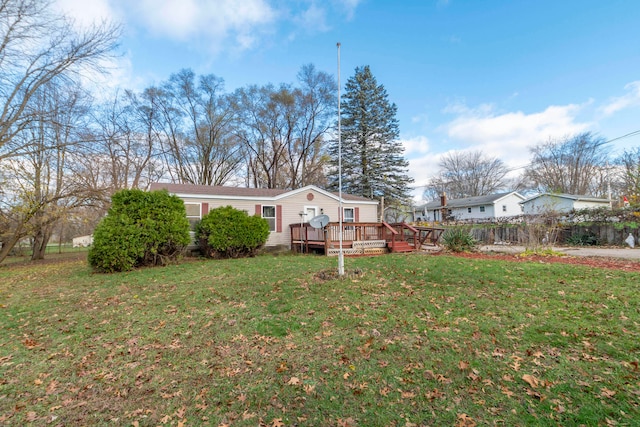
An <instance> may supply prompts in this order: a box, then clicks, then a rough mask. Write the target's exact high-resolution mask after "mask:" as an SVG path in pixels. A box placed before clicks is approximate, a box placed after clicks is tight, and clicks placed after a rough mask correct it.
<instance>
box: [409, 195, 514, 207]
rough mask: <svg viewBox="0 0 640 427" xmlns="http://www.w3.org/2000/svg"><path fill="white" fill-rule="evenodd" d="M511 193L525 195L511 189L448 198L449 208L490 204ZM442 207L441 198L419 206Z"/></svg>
mask: <svg viewBox="0 0 640 427" xmlns="http://www.w3.org/2000/svg"><path fill="white" fill-rule="evenodd" d="M511 194H514V195H516V196H517V197H519V198H521V199H524V197H523V196H521V195H520V194H519V193H517V192H515V191H511V192H509V193H497V194H489V195H486V196H476V197H465V198H462V199H451V200H447V208H466V207H473V206H482V205H490V204H493V203H495V202H497V201H498V200H500V199H502V198H504V197H507V196H509V195H511ZM440 208H442V204H441V203H440V200H434V201H432V202H429V203H427V204H425V205H424V206H421V207H419V209H426V210H434V209H440Z"/></svg>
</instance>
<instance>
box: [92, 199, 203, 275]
mask: <svg viewBox="0 0 640 427" xmlns="http://www.w3.org/2000/svg"><path fill="white" fill-rule="evenodd" d="M190 241H191V238H190V236H189V220H187V217H186V211H185V208H184V203H183V202H182V200H181V199H179V198H178V197H177V196H172V195H170V194H169V193H168V192H167V191H166V190H161V191H151V192H146V191H142V190H137V189H132V190H122V191H119V192H117V193H115V194H114V195H113V197H112V198H111V208H110V209H109V212H108V213H107V216H106V217H105V218H103V219H102V221H101V222H100V224H98V226H97V227H96V229H95V231H94V233H93V246H92V247H91V248H90V249H89V255H88V260H89V265H91V266H92V267H93V268H94V269H95V270H96V271H99V272H104V273H112V272H116V271H128V270H131V269H133V268H135V267H142V266H154V265H165V264H167V263H169V262H172V261H175V260H177V259H178V257H180V256H181V255H182V253H183V252H184V249H185V248H186V246H187V245H188V244H189V242H190Z"/></svg>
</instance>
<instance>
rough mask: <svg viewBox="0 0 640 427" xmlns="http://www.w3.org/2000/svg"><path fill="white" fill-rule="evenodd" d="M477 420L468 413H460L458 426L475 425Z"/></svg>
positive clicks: (471, 426) (468, 426)
mask: <svg viewBox="0 0 640 427" xmlns="http://www.w3.org/2000/svg"><path fill="white" fill-rule="evenodd" d="M475 426H476V422H475V421H474V420H473V418H471V417H470V416H469V415H467V414H458V421H457V422H456V427H475Z"/></svg>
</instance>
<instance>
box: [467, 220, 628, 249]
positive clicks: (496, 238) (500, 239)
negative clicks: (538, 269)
mask: <svg viewBox="0 0 640 427" xmlns="http://www.w3.org/2000/svg"><path fill="white" fill-rule="evenodd" d="M470 233H471V235H472V236H473V237H474V239H476V240H477V241H478V242H480V243H482V244H488V245H492V244H495V243H510V244H518V245H527V244H541V243H544V244H567V243H569V242H571V240H572V238H576V236H581V235H589V236H594V237H595V238H596V240H597V242H598V244H601V245H620V246H624V245H625V243H624V241H625V239H626V238H627V237H628V236H629V233H631V235H632V236H633V237H634V238H635V240H636V241H638V239H639V238H640V228H638V227H635V228H634V227H633V226H630V225H625V224H595V225H561V226H559V225H556V226H554V225H543V224H532V225H511V226H474V227H472V228H471V229H470Z"/></svg>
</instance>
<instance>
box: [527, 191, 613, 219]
mask: <svg viewBox="0 0 640 427" xmlns="http://www.w3.org/2000/svg"><path fill="white" fill-rule="evenodd" d="M520 204H521V205H522V211H523V213H524V214H526V215H538V214H541V213H543V212H550V211H552V212H570V211H572V210H574V209H575V210H578V209H592V208H601V207H604V208H608V207H611V201H610V200H609V199H599V198H596V197H590V196H577V195H574V194H561V193H560V194H553V193H542V194H537V195H535V196H533V197H529V198H528V199H526V200H523V201H522V202H521V203H520Z"/></svg>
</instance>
